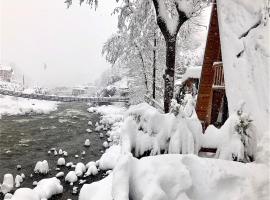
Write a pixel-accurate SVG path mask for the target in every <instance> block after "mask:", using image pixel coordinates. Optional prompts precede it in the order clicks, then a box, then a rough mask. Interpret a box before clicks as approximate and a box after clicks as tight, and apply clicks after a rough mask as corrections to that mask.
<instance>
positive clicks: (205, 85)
mask: <svg viewBox="0 0 270 200" xmlns="http://www.w3.org/2000/svg"><path fill="white" fill-rule="evenodd" d="M220 45H221V44H220V36H219V27H218V13H217V6H216V3H215V1H214V3H213V7H212V13H211V17H210V24H209V29H208V36H207V42H206V47H205V54H204V61H203V66H202V72H201V78H200V85H199V91H198V97H197V103H196V112H197V115H198V118H199V119H200V121H201V122H202V125H203V129H204V130H205V129H206V127H207V126H208V125H209V124H214V125H215V126H217V127H219V126H221V125H222V124H223V123H224V122H225V120H226V119H227V117H228V107H227V99H226V94H225V83H224V73H223V65H222V55H221V46H220Z"/></svg>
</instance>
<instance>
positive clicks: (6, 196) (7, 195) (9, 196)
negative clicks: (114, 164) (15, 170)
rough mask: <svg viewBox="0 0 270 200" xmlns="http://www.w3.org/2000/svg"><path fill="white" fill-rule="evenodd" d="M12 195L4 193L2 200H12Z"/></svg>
mask: <svg viewBox="0 0 270 200" xmlns="http://www.w3.org/2000/svg"><path fill="white" fill-rule="evenodd" d="M12 196H13V195H12V194H11V193H6V194H5V196H4V200H5V199H11V198H12Z"/></svg>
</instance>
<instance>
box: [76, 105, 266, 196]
mask: <svg viewBox="0 0 270 200" xmlns="http://www.w3.org/2000/svg"><path fill="white" fill-rule="evenodd" d="M187 105H188V103H187ZM187 107H188V106H187ZM89 111H96V112H100V113H103V114H104V119H106V118H107V117H108V116H109V119H110V120H108V121H107V122H110V123H112V122H114V123H115V124H116V125H115V126H114V125H112V126H113V127H115V128H114V129H113V130H111V131H109V132H107V135H108V136H109V138H108V140H109V141H111V143H110V145H109V146H110V147H109V148H108V149H107V150H106V152H105V153H104V154H103V155H102V157H101V159H100V160H99V168H100V169H103V170H109V171H110V170H112V169H113V173H111V174H110V175H109V176H108V177H106V178H105V179H103V180H101V181H99V182H95V183H92V184H85V185H84V186H83V188H82V190H81V192H80V196H79V200H100V199H103V200H112V199H117V200H118V199H119V200H128V199H130V198H131V199H133V200H141V199H146V200H152V199H158V200H159V199H160V200H164V199H166V200H175V199H179V200H182V199H183V200H188V199H192V200H197V199H198V200H202V199H220V200H225V199H250V200H254V199H265V200H266V199H268V197H269V195H270V192H269V186H270V185H269V170H268V168H269V165H268V163H267V160H264V163H265V164H264V163H256V162H253V163H249V164H244V163H241V162H234V161H229V160H230V158H227V157H221V158H222V159H228V160H222V159H214V158H213V159H209V158H200V157H198V156H196V155H177V154H178V153H184V154H185V153H186V154H188V153H192V154H197V153H196V144H197V145H198V146H197V148H200V146H203V145H209V144H207V143H206V142H205V139H210V141H212V142H213V144H215V145H218V144H219V143H220V142H219V143H215V139H217V138H215V137H212V136H210V135H208V136H207V137H205V138H204V137H200V136H199V135H196V134H194V132H193V131H194V130H195V131H196V132H197V133H200V134H202V133H201V132H200V129H199V128H198V123H197V121H196V116H193V115H192V114H191V115H190V113H192V110H190V109H187V108H186V109H184V111H185V112H184V113H182V115H180V116H181V117H180V118H178V117H174V115H173V114H161V113H159V112H158V111H157V110H156V109H154V108H151V107H150V106H148V105H147V104H140V105H136V106H132V107H130V108H129V109H128V110H127V111H125V112H123V110H122V111H120V112H116V110H115V109H113V108H112V107H102V108H90V109H89ZM193 114H194V113H193ZM121 115H123V121H122V122H121V117H120V116H121ZM106 116H107V117H106ZM187 116H189V117H187ZM101 121H102V120H101ZM235 121H237V120H235V118H234V117H232V118H231V119H230V120H229V121H228V123H227V125H226V126H225V128H224V133H221V135H223V137H224V138H231V135H230V134H232V133H233V132H232V133H231V131H232V127H233V125H234V124H233V123H234V122H235ZM107 122H106V121H105V123H103V125H102V126H105V127H106V123H107ZM101 124H102V123H101ZM162 127H163V128H162ZM196 127H197V128H196ZM226 132H227V133H226ZM184 133H185V134H184ZM224 134H225V135H224ZM226 134H227V135H226ZM166 141H167V142H166ZM168 141H169V142H168ZM232 141H233V145H235V144H234V143H235V141H240V140H235V139H233V140H228V143H227V144H231V142H232ZM210 143H211V142H210ZM192 144H193V145H192ZM237 145H238V146H239V143H237ZM237 145H236V146H237ZM221 147H223V146H222V145H221ZM174 151H175V152H174ZM231 151H236V152H238V151H239V149H233V150H231V149H230V150H228V148H225V150H224V152H225V153H226V154H227V155H230V153H231ZM162 152H165V153H166V152H170V153H177V154H168V155H157V156H149V157H144V158H142V159H140V160H138V159H137V158H135V157H134V156H138V157H140V156H141V155H146V154H150V155H151V154H152V155H156V154H160V153H162ZM131 153H132V154H133V155H132V154H131ZM145 153H146V154H145Z"/></svg>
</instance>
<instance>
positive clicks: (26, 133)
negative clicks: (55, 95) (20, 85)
mask: <svg viewBox="0 0 270 200" xmlns="http://www.w3.org/2000/svg"><path fill="white" fill-rule="evenodd" d="M87 108H88V106H87V105H86V104H83V103H61V104H59V106H58V109H57V111H54V112H52V113H50V114H42V115H35V114H28V115H22V116H3V117H2V119H0V181H1V182H2V180H3V176H4V174H6V173H11V174H13V176H14V177H15V176H16V174H21V173H24V174H25V175H26V179H25V180H24V182H23V183H22V184H21V187H30V188H33V187H34V186H32V183H33V182H34V181H39V180H40V179H42V178H48V177H53V176H55V174H57V173H58V172H59V169H56V168H57V166H56V163H57V159H58V158H59V157H62V156H60V155H57V156H55V155H54V154H52V153H51V154H48V151H49V150H50V149H51V148H56V149H57V150H59V149H62V150H64V151H67V152H68V156H67V157H65V159H66V162H73V163H78V162H83V163H85V164H86V163H87V162H89V161H96V160H98V159H99V158H100V156H101V155H102V152H103V151H104V149H103V147H102V143H103V142H104V138H103V139H101V138H100V137H99V134H98V133H96V132H95V131H94V126H89V125H88V121H92V123H93V125H95V123H96V122H98V121H99V120H100V116H99V115H98V114H96V113H89V112H87ZM87 128H90V129H91V130H93V132H92V133H88V132H87V131H86V129H87ZM85 139H90V141H91V145H90V147H84V141H85ZM83 151H85V155H82V152H83ZM75 155H78V158H75ZM42 160H47V161H48V162H49V167H50V172H49V174H48V175H46V176H41V175H37V174H35V173H34V167H35V164H36V162H37V161H42ZM17 165H21V167H22V168H21V170H17ZM69 170H71V169H68V168H67V167H61V168H60V171H63V172H65V174H66V173H67V172H68V171H69ZM31 174H32V175H33V176H32V177H30V175H31ZM104 176H105V174H104V172H100V173H99V174H98V175H97V176H95V177H88V178H87V179H86V183H91V182H93V181H96V180H100V179H101V178H102V177H104ZM61 182H62V184H63V185H64V193H63V194H61V195H57V196H55V197H53V198H51V199H59V200H67V199H68V198H70V199H72V200H76V199H78V194H75V195H74V194H71V191H72V187H71V186H69V185H68V184H66V183H65V182H64V180H63V179H61ZM75 186H79V188H80V187H81V185H78V183H76V184H75ZM0 199H3V195H2V196H0Z"/></svg>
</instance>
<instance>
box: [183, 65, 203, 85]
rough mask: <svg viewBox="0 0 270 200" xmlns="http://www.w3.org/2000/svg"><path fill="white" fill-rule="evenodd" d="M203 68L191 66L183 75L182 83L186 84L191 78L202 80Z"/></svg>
mask: <svg viewBox="0 0 270 200" xmlns="http://www.w3.org/2000/svg"><path fill="white" fill-rule="evenodd" d="M201 72H202V66H190V67H188V68H187V71H186V72H185V73H184V74H183V77H182V79H181V82H182V83H184V82H185V81H186V80H187V79H189V78H196V79H200V78H201Z"/></svg>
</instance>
